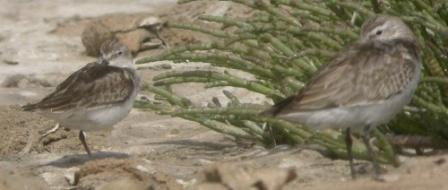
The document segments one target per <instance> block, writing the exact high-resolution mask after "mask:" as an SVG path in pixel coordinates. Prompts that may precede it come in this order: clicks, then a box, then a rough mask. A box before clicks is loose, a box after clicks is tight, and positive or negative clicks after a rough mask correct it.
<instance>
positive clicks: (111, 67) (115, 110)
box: [23, 39, 140, 155]
mask: <svg viewBox="0 0 448 190" xmlns="http://www.w3.org/2000/svg"><path fill="white" fill-rule="evenodd" d="M100 52H101V55H100V57H99V58H98V61H97V62H94V63H89V64H87V65H86V66H84V67H83V68H81V69H79V70H78V71H76V72H74V73H73V74H71V75H70V76H69V77H68V78H67V79H66V80H65V81H64V82H62V83H61V84H59V85H58V86H57V87H56V90H55V91H54V92H53V93H51V94H49V95H48V96H46V97H45V98H44V99H42V100H41V101H40V102H38V103H35V104H28V105H25V106H23V109H24V110H25V111H35V112H37V113H39V114H41V115H43V116H45V117H48V118H50V119H53V120H55V121H56V122H58V123H59V124H60V125H61V126H62V127H65V128H70V129H79V130H80V132H79V139H80V140H81V142H82V144H83V146H84V149H85V150H86V152H87V154H88V155H91V152H90V149H89V147H88V146H87V143H86V141H85V133H84V131H93V130H101V129H106V128H110V127H112V126H113V125H114V124H116V123H117V122H119V121H121V120H122V119H124V118H125V117H126V116H127V115H128V114H129V112H130V111H131V109H132V105H133V102H134V100H135V97H136V95H137V92H138V89H139V83H140V77H139V76H138V74H137V72H136V67H135V65H134V63H133V57H132V55H131V53H130V52H129V50H128V48H127V47H126V46H124V45H123V44H121V43H119V42H118V41H117V40H116V39H114V40H110V41H106V42H105V43H103V45H102V47H101V50H100Z"/></svg>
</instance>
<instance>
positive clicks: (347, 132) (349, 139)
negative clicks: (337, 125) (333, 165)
mask: <svg viewBox="0 0 448 190" xmlns="http://www.w3.org/2000/svg"><path fill="white" fill-rule="evenodd" d="M345 145H346V146H347V155H348V162H349V164H350V174H351V176H352V179H356V173H355V168H354V166H353V152H352V145H353V139H352V132H351V130H350V127H348V128H347V129H346V130H345Z"/></svg>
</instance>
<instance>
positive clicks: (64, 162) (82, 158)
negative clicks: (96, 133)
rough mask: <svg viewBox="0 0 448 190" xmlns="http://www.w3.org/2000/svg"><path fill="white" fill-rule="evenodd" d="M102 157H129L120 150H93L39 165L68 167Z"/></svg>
mask: <svg viewBox="0 0 448 190" xmlns="http://www.w3.org/2000/svg"><path fill="white" fill-rule="evenodd" d="M104 158H117V159H125V158H129V155H128V154H125V153H120V152H95V153H92V154H91V155H87V154H72V155H67V156H63V157H62V158H59V159H57V160H53V161H51V162H48V163H46V164H42V165H40V166H54V167H59V168H70V167H74V166H78V165H82V164H84V163H86V162H88V161H91V160H98V159H104Z"/></svg>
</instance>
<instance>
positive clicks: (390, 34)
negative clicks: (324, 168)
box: [264, 15, 421, 178]
mask: <svg viewBox="0 0 448 190" xmlns="http://www.w3.org/2000/svg"><path fill="white" fill-rule="evenodd" d="M420 69H421V58H420V50H419V46H418V44H417V40H416V37H415V36H414V34H413V33H412V31H411V29H409V27H408V26H406V24H405V23H404V22H403V21H402V20H401V19H399V18H397V17H393V16H385V15H378V16H375V17H374V18H371V19H369V20H368V21H366V22H365V23H364V24H363V26H362V28H361V36H360V38H359V40H358V41H357V42H356V43H354V44H353V45H351V46H350V47H348V48H347V49H346V50H345V51H342V52H340V53H339V54H338V55H336V56H335V57H334V59H332V60H331V61H330V62H329V63H328V64H326V65H325V66H323V68H321V69H320V70H319V71H318V72H317V73H316V74H315V76H314V77H312V78H311V80H310V81H309V82H308V84H307V85H306V87H304V88H303V89H302V90H300V92H298V93H297V94H296V95H293V96H291V97H288V98H286V99H285V100H283V101H281V102H279V103H278V104H276V105H275V106H273V107H272V108H270V109H268V110H266V111H265V112H264V114H265V115H270V116H275V117H278V118H282V119H285V120H289V121H292V122H296V123H300V124H303V125H305V126H308V127H309V128H312V129H323V128H342V129H345V132H346V140H345V141H346V145H347V152H348V156H349V162H350V172H351V175H352V177H353V178H355V177H356V175H355V171H354V167H353V154H352V138H351V129H362V139H363V142H364V143H365V145H366V147H367V151H368V154H369V157H370V159H371V161H372V163H373V166H374V172H375V177H376V178H378V177H379V174H380V168H379V165H378V163H377V161H376V160H375V153H374V151H373V149H372V147H371V145H370V142H369V139H370V131H371V129H372V128H375V127H377V126H379V125H381V124H384V123H387V122H388V121H389V120H391V119H392V118H393V117H394V115H396V114H397V113H399V112H400V111H401V110H402V108H403V107H404V106H405V105H406V104H408V103H409V102H410V100H411V98H412V96H413V94H414V91H415V89H416V88H417V84H418V82H419V79H420Z"/></svg>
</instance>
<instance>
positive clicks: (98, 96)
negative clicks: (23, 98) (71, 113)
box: [23, 62, 136, 112]
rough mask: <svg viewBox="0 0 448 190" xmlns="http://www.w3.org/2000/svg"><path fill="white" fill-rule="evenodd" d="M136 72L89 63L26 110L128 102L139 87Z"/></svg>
mask: <svg viewBox="0 0 448 190" xmlns="http://www.w3.org/2000/svg"><path fill="white" fill-rule="evenodd" d="M132 75H133V72H132V71H130V70H129V69H122V68H118V67H114V66H109V65H106V64H101V63H96V62H95V63H89V64H87V65H86V66H84V67H83V68H81V69H80V70H78V71H76V72H74V73H73V74H71V75H70V76H69V77H68V78H67V79H66V80H65V81H64V82H62V83H61V84H59V85H58V86H57V87H56V90H55V91H54V92H53V93H51V94H49V95H48V96H47V97H45V98H44V99H42V100H41V101H40V102H38V103H36V104H29V105H26V106H24V107H23V108H24V110H25V111H33V110H39V111H51V112H59V111H67V110H72V109H79V108H82V109H88V108H92V107H96V106H102V105H111V104H119V103H123V102H124V101H126V100H127V99H128V98H129V97H130V96H131V94H132V91H133V89H134V88H136V86H135V84H136V82H135V81H133V76H132Z"/></svg>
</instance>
